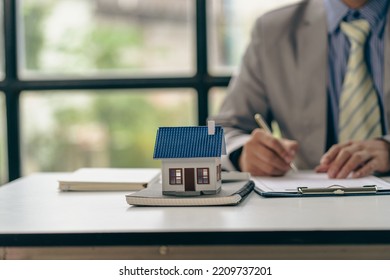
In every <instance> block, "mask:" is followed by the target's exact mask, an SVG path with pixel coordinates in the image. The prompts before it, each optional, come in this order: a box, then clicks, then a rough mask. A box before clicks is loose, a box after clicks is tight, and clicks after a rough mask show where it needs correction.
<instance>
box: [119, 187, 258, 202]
mask: <svg viewBox="0 0 390 280" xmlns="http://www.w3.org/2000/svg"><path fill="white" fill-rule="evenodd" d="M253 188H254V183H253V182H252V181H236V182H228V183H223V184H222V187H221V191H220V192H219V193H217V194H213V195H200V196H193V197H187V196H169V195H163V194H162V186H161V183H160V182H155V183H152V184H150V185H148V187H147V188H146V189H144V190H141V191H138V192H136V193H132V194H129V195H126V201H127V203H128V204H130V205H137V206H218V205H237V204H239V203H240V202H241V201H242V200H243V199H244V198H245V197H246V196H247V195H248V194H249V193H250V192H251V191H252V190H253Z"/></svg>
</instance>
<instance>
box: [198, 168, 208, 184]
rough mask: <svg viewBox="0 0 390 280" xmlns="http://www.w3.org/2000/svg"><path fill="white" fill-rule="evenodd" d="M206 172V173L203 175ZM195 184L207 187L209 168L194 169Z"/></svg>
mask: <svg viewBox="0 0 390 280" xmlns="http://www.w3.org/2000/svg"><path fill="white" fill-rule="evenodd" d="M205 171H206V173H205ZM196 183H197V184H198V185H209V184H210V168H208V167H199V168H196Z"/></svg>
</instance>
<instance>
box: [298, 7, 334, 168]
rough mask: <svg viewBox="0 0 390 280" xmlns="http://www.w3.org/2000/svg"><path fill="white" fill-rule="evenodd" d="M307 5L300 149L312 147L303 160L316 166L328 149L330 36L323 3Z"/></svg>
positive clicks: (301, 39)
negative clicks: (302, 135) (302, 130)
mask: <svg viewBox="0 0 390 280" xmlns="http://www.w3.org/2000/svg"><path fill="white" fill-rule="evenodd" d="M307 5H308V6H307V9H305V12H304V14H303V21H302V22H301V26H300V27H299V28H298V31H297V42H296V44H297V53H296V55H297V56H296V57H297V66H298V69H299V75H300V81H299V82H300V92H299V93H298V94H297V96H298V98H300V99H301V100H300V102H299V104H302V112H303V118H302V125H303V126H304V131H307V137H305V139H304V140H303V143H301V145H305V147H306V148H308V147H310V149H308V151H307V154H306V155H303V156H304V157H306V160H308V161H309V162H312V164H314V165H315V164H318V161H319V159H320V157H321V156H322V154H323V152H324V151H325V145H326V132H327V131H326V130H327V90H326V89H327V71H328V68H327V66H328V59H327V51H328V37H327V34H328V33H327V22H326V14H325V8H324V6H323V2H322V1H308V2H307ZM314 139H315V140H314ZM313 140H314V141H313ZM301 142H302V141H301Z"/></svg>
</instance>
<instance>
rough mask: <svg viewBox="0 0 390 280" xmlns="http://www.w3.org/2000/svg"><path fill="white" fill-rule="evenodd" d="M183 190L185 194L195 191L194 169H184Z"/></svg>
mask: <svg viewBox="0 0 390 280" xmlns="http://www.w3.org/2000/svg"><path fill="white" fill-rule="evenodd" d="M184 190H185V191H186V192H191V191H192V192H194V191H195V170H194V168H184Z"/></svg>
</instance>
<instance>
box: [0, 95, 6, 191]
mask: <svg viewBox="0 0 390 280" xmlns="http://www.w3.org/2000/svg"><path fill="white" fill-rule="evenodd" d="M6 139H7V135H6V123H5V98H4V94H3V92H0V185H2V184H4V183H5V182H7V181H8V175H7V173H8V164H7V163H8V161H7V140H6Z"/></svg>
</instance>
